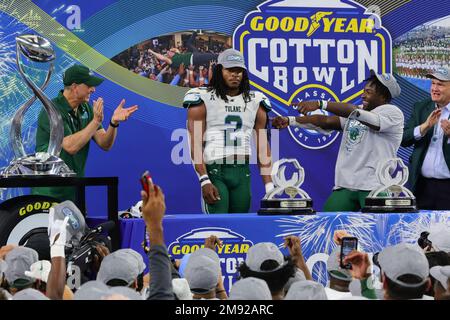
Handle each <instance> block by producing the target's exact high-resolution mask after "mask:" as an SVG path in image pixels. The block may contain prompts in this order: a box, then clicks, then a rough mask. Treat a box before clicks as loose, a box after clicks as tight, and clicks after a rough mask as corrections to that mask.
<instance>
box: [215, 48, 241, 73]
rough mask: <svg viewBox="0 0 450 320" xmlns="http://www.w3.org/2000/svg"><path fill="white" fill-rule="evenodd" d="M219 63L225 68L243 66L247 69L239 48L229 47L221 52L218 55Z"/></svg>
mask: <svg viewBox="0 0 450 320" xmlns="http://www.w3.org/2000/svg"><path fill="white" fill-rule="evenodd" d="M217 64H221V65H222V66H223V67H224V68H227V69H228V68H235V67H238V68H242V69H247V67H246V66H245V61H244V56H243V55H242V53H240V52H239V51H237V50H234V49H227V50H225V51H223V52H222V53H221V54H219V57H217Z"/></svg>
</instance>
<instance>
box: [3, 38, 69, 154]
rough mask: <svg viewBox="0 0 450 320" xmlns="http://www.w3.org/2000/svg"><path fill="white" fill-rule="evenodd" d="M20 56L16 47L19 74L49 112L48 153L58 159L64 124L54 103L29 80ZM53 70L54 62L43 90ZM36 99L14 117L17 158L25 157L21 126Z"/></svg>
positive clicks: (13, 130)
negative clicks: (18, 156) (26, 112)
mask: <svg viewBox="0 0 450 320" xmlns="http://www.w3.org/2000/svg"><path fill="white" fill-rule="evenodd" d="M19 56H20V50H19V46H18V45H16V63H17V66H18V67H19V73H20V75H21V76H22V78H23V79H24V80H25V82H26V83H27V85H28V86H29V87H30V88H31V90H32V91H33V93H34V94H35V96H37V98H38V99H39V100H41V102H42V105H43V106H44V108H45V111H47V114H48V118H49V124H50V139H49V143H48V149H47V152H48V153H49V154H51V155H54V156H56V157H58V156H59V153H60V152H61V146H62V141H63V138H64V128H63V126H62V123H63V122H62V118H61V115H60V114H59V112H58V110H57V109H56V107H55V105H54V103H53V102H52V101H51V100H50V99H48V98H47V97H46V96H45V94H44V93H43V92H42V90H41V89H40V88H39V87H37V86H36V85H35V84H34V83H33V82H32V81H31V80H30V79H28V77H27V76H26V74H25V72H24V70H23V67H22V64H21V63H20V62H19ZM53 69H54V65H53V62H50V68H49V70H48V73H47V77H46V79H45V82H44V86H43V87H42V89H45V86H46V85H47V83H48V81H49V79H50V76H51V74H52V72H53ZM35 99H36V97H33V98H31V99H30V100H31V103H29V102H30V100H29V101H27V102H26V103H25V104H24V105H23V106H22V107H21V108H20V109H19V111H18V112H17V114H16V115H15V116H14V119H13V123H12V127H11V131H10V136H11V138H18V139H16V141H17V142H16V143H15V145H14V144H13V148H14V154H15V155H16V157H17V155H21V154H23V155H25V151H24V148H23V143H22V133H21V125H22V121H23V116H24V114H25V111H26V110H27V109H28V108H29V107H30V105H31V104H32V103H33V102H34V100H35ZM13 141H14V140H13Z"/></svg>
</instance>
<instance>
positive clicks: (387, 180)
mask: <svg viewBox="0 0 450 320" xmlns="http://www.w3.org/2000/svg"><path fill="white" fill-rule="evenodd" d="M408 173H409V171H408V167H407V166H405V164H404V163H403V161H402V159H400V158H392V159H388V160H387V161H386V162H384V163H380V164H379V165H378V168H377V171H376V175H377V177H378V180H379V182H380V183H381V184H382V186H381V187H380V188H378V189H376V190H372V191H371V192H370V193H369V195H368V196H367V197H366V200H365V206H364V208H363V209H362V212H374V213H389V212H392V213H398V212H417V207H416V197H415V196H414V195H413V193H412V192H411V191H410V190H408V189H407V188H406V187H405V186H404V185H405V183H406V181H408Z"/></svg>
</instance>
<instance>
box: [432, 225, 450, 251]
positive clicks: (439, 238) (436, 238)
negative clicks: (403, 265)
mask: <svg viewBox="0 0 450 320" xmlns="http://www.w3.org/2000/svg"><path fill="white" fill-rule="evenodd" d="M428 240H430V241H431V242H432V245H433V248H434V250H436V251H445V252H450V227H448V226H447V225H445V224H443V223H440V224H435V225H432V226H431V227H430V234H429V235H428Z"/></svg>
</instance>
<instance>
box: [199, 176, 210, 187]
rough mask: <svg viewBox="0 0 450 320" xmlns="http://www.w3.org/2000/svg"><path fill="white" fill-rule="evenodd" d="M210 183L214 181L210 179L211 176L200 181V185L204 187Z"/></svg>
mask: <svg viewBox="0 0 450 320" xmlns="http://www.w3.org/2000/svg"><path fill="white" fill-rule="evenodd" d="M210 183H212V182H211V180H209V178H208V179H206V180H203V181H202V182H201V183H200V186H201V187H202V188H203V186H206V185H207V184H210Z"/></svg>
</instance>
